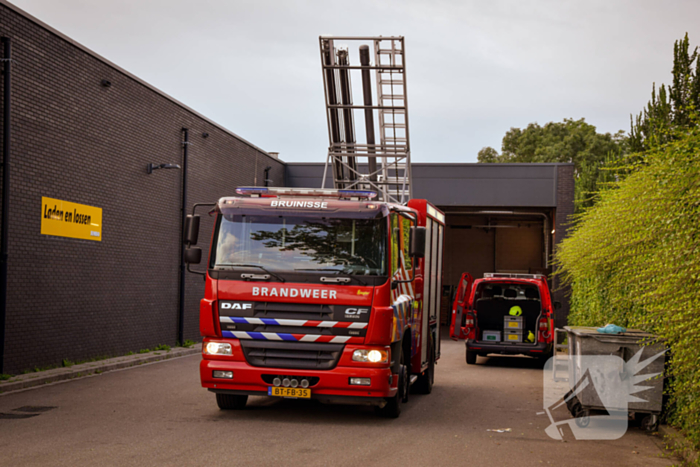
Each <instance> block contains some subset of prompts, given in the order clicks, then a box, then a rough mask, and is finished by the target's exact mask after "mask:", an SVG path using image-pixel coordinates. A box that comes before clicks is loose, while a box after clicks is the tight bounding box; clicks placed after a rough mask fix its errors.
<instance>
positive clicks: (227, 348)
mask: <svg viewBox="0 0 700 467" xmlns="http://www.w3.org/2000/svg"><path fill="white" fill-rule="evenodd" d="M202 353H203V354H205V355H233V349H232V348H231V344H226V343H223V342H207V343H206V345H205V346H204V347H203V348H202Z"/></svg>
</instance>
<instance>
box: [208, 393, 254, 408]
mask: <svg viewBox="0 0 700 467" xmlns="http://www.w3.org/2000/svg"><path fill="white" fill-rule="evenodd" d="M246 402H248V396H239V395H238V394H217V395H216V404H217V405H218V406H219V408H220V409H221V410H241V409H243V408H244V407H245V404H246Z"/></svg>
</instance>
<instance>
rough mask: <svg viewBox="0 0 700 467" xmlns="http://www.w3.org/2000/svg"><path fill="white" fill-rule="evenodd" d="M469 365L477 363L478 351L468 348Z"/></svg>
mask: <svg viewBox="0 0 700 467" xmlns="http://www.w3.org/2000/svg"><path fill="white" fill-rule="evenodd" d="M467 365H476V352H472V351H470V350H467Z"/></svg>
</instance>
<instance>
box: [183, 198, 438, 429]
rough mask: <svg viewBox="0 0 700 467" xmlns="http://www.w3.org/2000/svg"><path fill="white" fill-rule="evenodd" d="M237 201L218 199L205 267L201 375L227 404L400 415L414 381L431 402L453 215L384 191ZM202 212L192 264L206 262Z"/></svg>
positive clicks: (192, 238)
mask: <svg viewBox="0 0 700 467" xmlns="http://www.w3.org/2000/svg"><path fill="white" fill-rule="evenodd" d="M236 193H237V195H238V196H232V197H225V198H221V199H220V200H219V201H218V202H217V203H216V204H214V205H209V206H213V209H212V210H211V212H210V215H215V216H216V219H215V223H214V224H215V226H214V231H213V236H212V241H211V247H210V249H209V257H208V258H206V264H207V267H206V272H204V271H200V272H199V273H200V274H204V275H205V280H206V286H205V294H204V298H203V299H202V300H201V304H200V332H201V334H202V336H203V337H204V340H203V343H202V356H203V359H202V362H201V364H200V376H201V382H202V386H203V387H205V388H207V389H208V390H209V391H211V392H213V393H215V394H216V401H217V404H218V406H219V407H220V408H221V409H234V410H235V409H242V408H244V407H245V405H246V402H247V400H248V397H249V396H271V397H282V398H296V399H318V400H320V401H321V402H324V403H345V404H361V405H371V406H375V407H376V410H377V411H378V412H379V413H380V414H382V415H385V416H388V417H398V416H399V414H400V412H401V404H402V403H404V402H406V401H407V400H408V396H409V388H410V387H411V386H413V391H412V392H417V393H423V394H429V393H430V392H431V390H432V385H433V379H434V371H435V363H436V361H437V360H438V358H439V356H440V326H439V317H438V313H439V300H440V291H441V281H442V273H441V271H442V246H443V234H444V214H443V213H442V212H441V211H439V210H438V209H436V208H435V207H434V206H433V205H431V204H430V203H429V202H427V201H425V200H420V199H414V200H410V201H409V202H408V203H407V205H406V206H403V205H400V204H395V203H390V202H382V201H376V200H374V198H375V195H376V193H375V192H372V191H362V190H327V189H326V190H323V189H288V188H272V187H267V188H259V187H257V188H238V189H237V190H236ZM196 207H197V206H195V208H196ZM195 208H193V210H192V215H188V216H187V221H186V229H185V239H184V240H185V246H186V249H185V253H184V255H185V262H186V263H187V268H188V270H190V266H191V265H192V264H199V263H201V259H202V258H201V256H202V250H201V248H198V247H196V246H195V245H196V244H197V237H198V230H199V221H200V218H199V216H198V215H195V214H194V210H195ZM200 268H201V266H200ZM201 269H203V268H201ZM190 272H196V271H190Z"/></svg>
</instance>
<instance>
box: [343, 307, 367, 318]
mask: <svg viewBox="0 0 700 467" xmlns="http://www.w3.org/2000/svg"><path fill="white" fill-rule="evenodd" d="M367 313H369V308H346V309H345V317H346V318H348V319H360V318H362V317H363V316H367Z"/></svg>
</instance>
